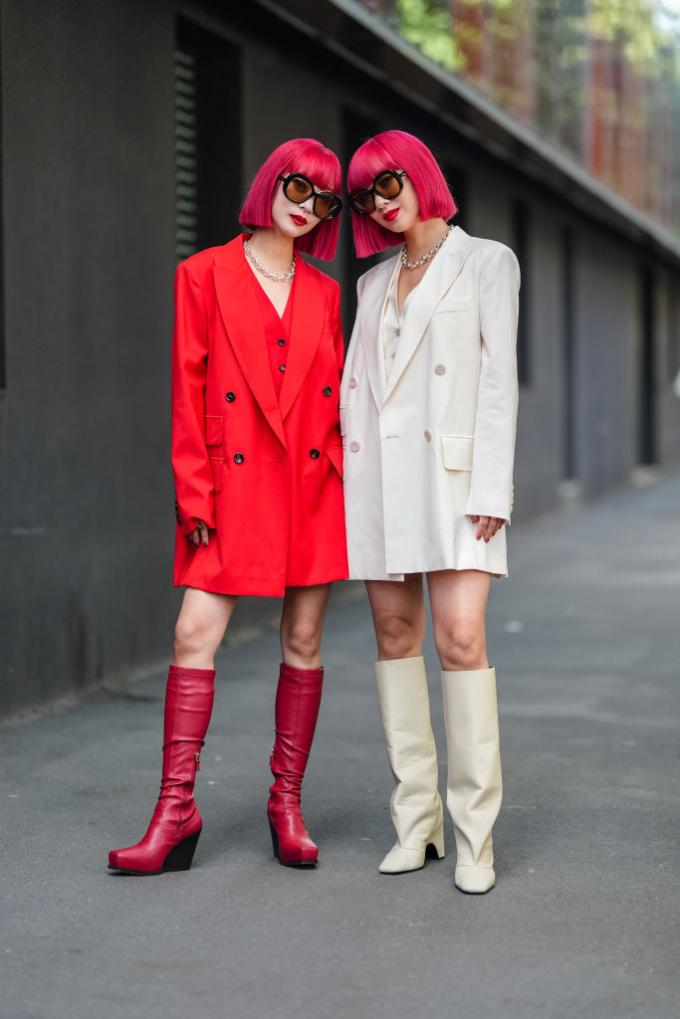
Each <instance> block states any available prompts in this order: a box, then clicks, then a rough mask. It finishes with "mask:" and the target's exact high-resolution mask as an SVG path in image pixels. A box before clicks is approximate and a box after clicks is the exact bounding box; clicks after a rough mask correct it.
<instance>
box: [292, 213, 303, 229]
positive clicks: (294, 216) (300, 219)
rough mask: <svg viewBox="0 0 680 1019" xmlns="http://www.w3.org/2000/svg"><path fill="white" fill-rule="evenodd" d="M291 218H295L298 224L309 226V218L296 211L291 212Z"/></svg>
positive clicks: (294, 220)
mask: <svg viewBox="0 0 680 1019" xmlns="http://www.w3.org/2000/svg"><path fill="white" fill-rule="evenodd" d="M290 218H291V219H292V220H293V222H294V223H296V224H297V225H298V226H307V220H306V219H305V217H304V216H296V215H295V213H294V212H291V214H290Z"/></svg>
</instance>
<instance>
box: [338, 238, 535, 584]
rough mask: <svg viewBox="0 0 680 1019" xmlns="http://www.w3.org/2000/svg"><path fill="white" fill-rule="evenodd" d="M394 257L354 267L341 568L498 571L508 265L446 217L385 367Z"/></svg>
mask: <svg viewBox="0 0 680 1019" xmlns="http://www.w3.org/2000/svg"><path fill="white" fill-rule="evenodd" d="M399 267H400V263H399V257H398V256H395V257H394V258H390V259H388V260H387V261H385V262H382V263H380V264H379V265H376V266H374V267H373V268H372V269H370V270H369V271H368V272H367V273H365V274H364V275H363V276H362V277H361V278H360V280H359V284H358V308H357V316H356V321H355V325H354V330H353V332H352V338H351V341H350V345H349V350H348V352H347V359H346V362H345V371H344V375H343V380H342V386H341V391H340V426H341V431H342V435H343V446H344V464H345V511H346V522H347V544H348V554H349V570H350V577H351V578H353V579H363V580H403V577H404V574H406V573H421V572H429V571H432V570H446V569H454V570H466V569H476V570H484V571H486V572H489V573H493V574H495V575H496V576H506V575H507V572H508V568H507V555H506V538H505V530H506V529H505V528H502V529H501V530H500V531H498V532H497V533H496V535H495V536H494V537H493V538H492V539H491V540H490V541H489V542H488V543H485V542H484V540H483V539H480V540H479V541H477V540H476V539H475V532H476V529H477V525H475V524H473V523H472V521H471V520H470V519H469V517H470V516H471V515H475V514H479V515H480V516H495V517H501V518H503V519H505V520H508V521H509V520H510V514H511V512H512V504H513V484H512V474H513V461H514V452H515V434H516V423H517V401H518V387H517V360H516V338H517V315H518V293H519V281H520V274H519V265H518V263H517V259H516V258H515V255H514V254H513V252H512V251H511V250H510V249H509V248H507V247H506V246H505V245H503V244H499V243H498V242H497V241H490V240H482V239H480V238H476V237H470V236H469V235H468V234H466V233H465V231H464V230H462V229H461V228H460V227H455V228H454V229H453V230H452V231H451V233H450V235H449V237H448V238H447V240H446V241H445V243H444V244H443V246H442V247H441V249H440V250H439V252H438V253H437V254H436V255H435V257H434V258H433V260H432V263H431V264H430V266H429V268H428V270H427V272H426V273H425V275H424V276H423V278H422V280H421V281H420V283H419V284H418V285H417V287H416V288H415V290H414V291H413V292H412V296H411V298H410V301H409V306H408V312H407V314H406V315H405V317H404V322H403V328H402V331H401V335H400V336H399V338H398V343H397V345H396V349H395V354H394V362H393V364H392V367H391V369H390V371H389V375H388V373H387V370H386V367H385V357H384V351H383V337H382V323H383V319H384V316H385V312H386V303H387V297H388V294H389V293H390V289H391V286H392V284H393V282H394V280H395V277H396V274H397V273H398V272H399Z"/></svg>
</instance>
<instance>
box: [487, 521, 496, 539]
mask: <svg viewBox="0 0 680 1019" xmlns="http://www.w3.org/2000/svg"><path fill="white" fill-rule="evenodd" d="M495 533H496V518H495V517H489V519H488V521H487V524H486V527H485V528H484V541H486V542H489V541H491V539H492V538H493V536H494V534H495Z"/></svg>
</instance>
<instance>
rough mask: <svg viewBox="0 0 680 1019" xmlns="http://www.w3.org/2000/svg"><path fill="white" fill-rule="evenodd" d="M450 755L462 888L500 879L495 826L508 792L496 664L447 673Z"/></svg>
mask: <svg viewBox="0 0 680 1019" xmlns="http://www.w3.org/2000/svg"><path fill="white" fill-rule="evenodd" d="M442 689H443V692H444V721H445V724H446V743H447V756H448V769H449V770H448V780H447V793H446V805H447V807H448V810H449V813H450V814H451V817H452V819H453V828H454V833H455V836H456V850H457V862H456V871H455V878H454V880H455V883H456V887H457V888H459V889H460V890H461V891H462V892H468V893H469V894H472V895H483V894H484V893H485V892H488V891H490V889H491V888H493V886H494V884H495V883H496V875H495V872H494V867H493V842H492V838H491V830H492V828H493V826H494V822H495V820H496V818H497V817H498V812H499V810H500V806H501V799H502V795H503V783H502V778H501V756H500V740H499V733H498V704H497V700H496V671H495V669H475V670H473V671H469V672H442Z"/></svg>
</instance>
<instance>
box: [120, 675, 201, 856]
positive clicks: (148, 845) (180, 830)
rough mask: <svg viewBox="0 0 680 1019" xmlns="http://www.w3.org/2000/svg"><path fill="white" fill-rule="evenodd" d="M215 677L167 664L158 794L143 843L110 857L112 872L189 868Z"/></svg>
mask: <svg viewBox="0 0 680 1019" xmlns="http://www.w3.org/2000/svg"><path fill="white" fill-rule="evenodd" d="M214 679H215V672H214V670H213V669H182V668H179V667H178V666H176V665H171V666H170V669H169V671H168V683H167V687H166V691H165V720H164V725H163V777H162V780H161V791H160V796H159V798H158V802H157V804H156V808H155V810H154V812H153V816H152V818H151V821H150V823H149V827H148V828H147V831H146V834H145V836H144V838H143V839H142V840H141V842H138V843H137V845H136V846H130V847H129V848H128V849H112V850H111V852H110V853H109V867H111V868H112V869H113V870H121V871H124V872H125V873H128V874H160V873H161V871H170V870H188V869H189V867H190V866H191V861H192V858H193V855H194V850H195V849H196V843H197V842H198V837H199V835H200V833H201V827H202V823H203V822H202V819H201V815H200V813H199V810H198V807H197V806H196V801H195V800H194V780H195V776H196V772H197V770H198V768H199V767H200V753H201V748H202V747H203V741H204V738H205V734H206V732H207V730H208V725H209V723H210V716H211V714H212V706H213V699H214Z"/></svg>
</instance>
